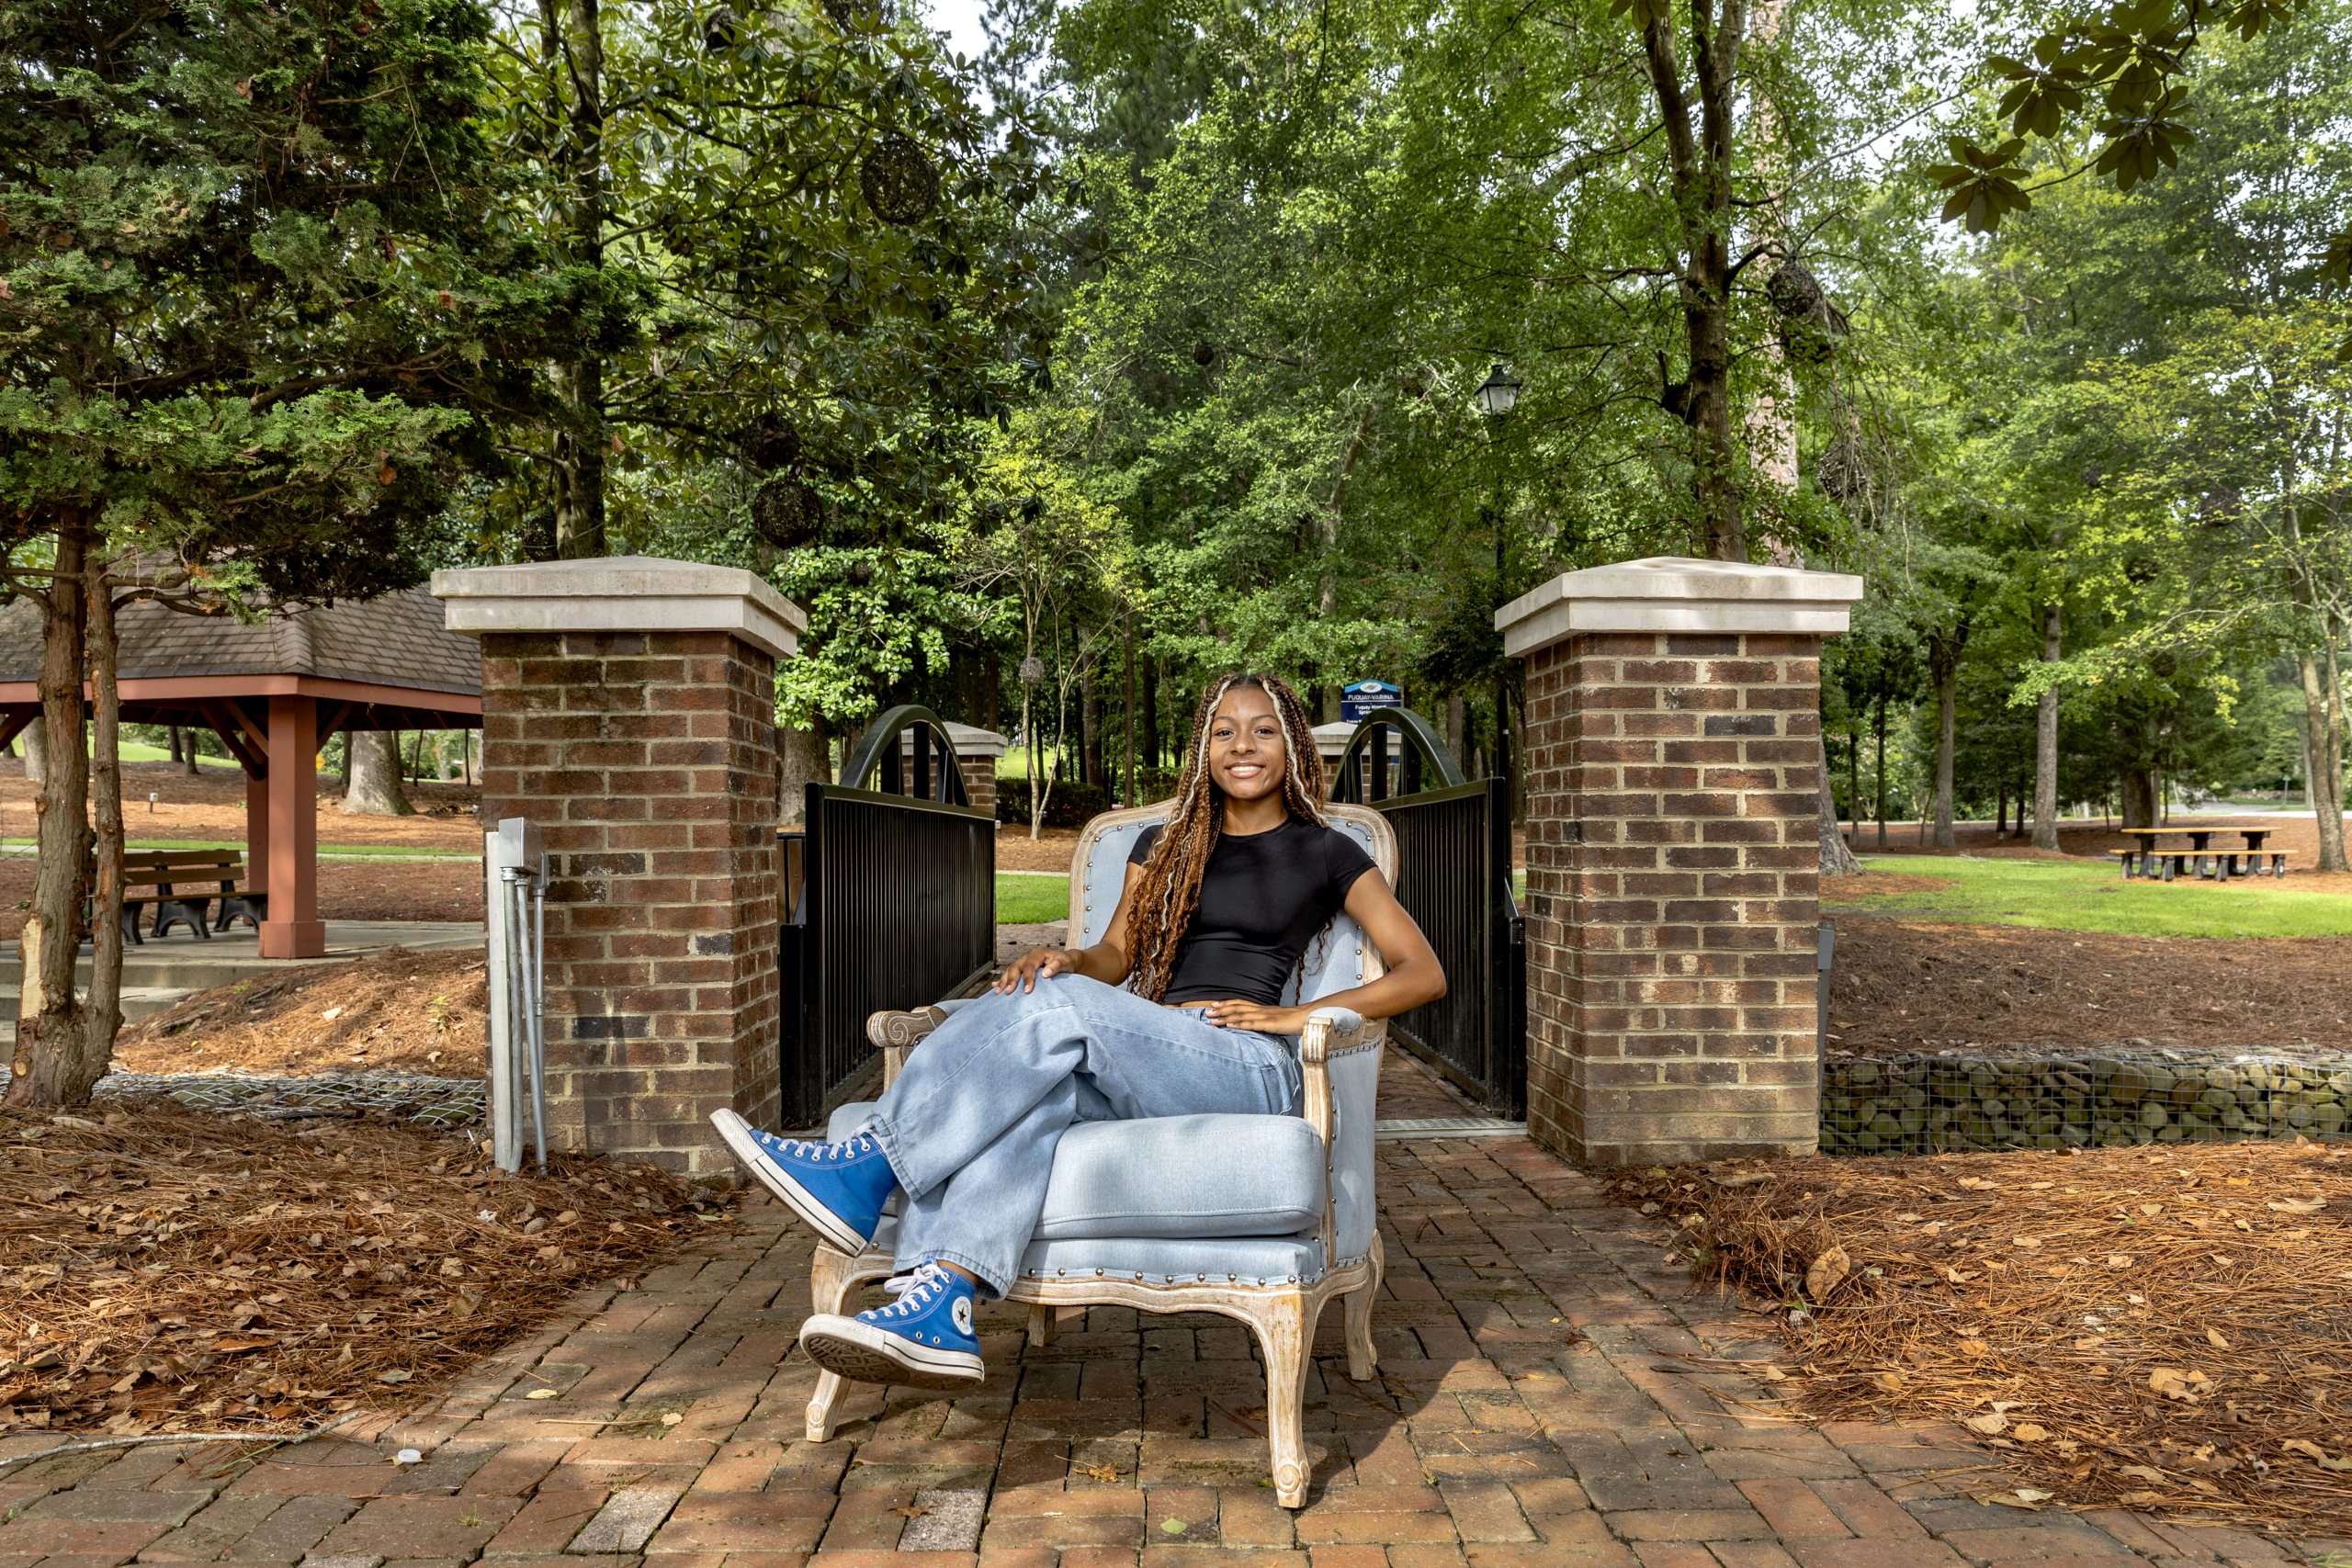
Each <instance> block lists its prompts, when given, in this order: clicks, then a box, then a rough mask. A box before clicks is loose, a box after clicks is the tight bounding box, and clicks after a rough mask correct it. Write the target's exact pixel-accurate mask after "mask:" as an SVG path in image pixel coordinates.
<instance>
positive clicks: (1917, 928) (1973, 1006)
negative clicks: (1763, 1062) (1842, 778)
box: [1829, 879, 2352, 1056]
mask: <svg viewBox="0 0 2352 1568" xmlns="http://www.w3.org/2000/svg"><path fill="white" fill-rule="evenodd" d="M1874 880H1883V879H1874ZM1837 926H1838V949H1837V962H1836V964H1835V965H1834V966H1833V968H1832V970H1831V974H1830V983H1829V1047H1830V1050H1831V1051H1832V1052H1833V1053H1837V1052H1846V1053H1850V1054H1853V1055H1863V1056H1885V1055H1893V1054H1894V1053H1896V1052H1899V1051H1937V1050H1947V1049H1949V1050H1962V1049H1966V1048H1969V1047H1975V1048H1977V1049H1980V1050H1982V1049H1992V1048H1997V1047H2006V1046H2015V1045H2023V1046H2033V1047H2037V1048H2039V1047H2046V1046H2054V1047H2058V1048H2061V1049H2066V1050H2074V1049H2083V1050H2096V1049H2105V1048H2110V1047H2117V1046H2124V1045H2133V1046H2135V1047H2136V1046H2147V1045H2154V1046H2156V1047H2159V1048H2180V1049H2198V1048H2202V1047H2207V1046H2232V1047H2251V1048H2256V1049H2259V1048H2262V1047H2266V1046H2278V1045H2292V1044H2301V1043H2316V1044H2335V1045H2339V1046H2340V1045H2343V1044H2345V1043H2352V985H2347V984H2346V976H2352V938H2347V937H2298V938H2292V939H2279V940H2267V939H2259V938H2254V939H2246V940H2243V941H2222V940H2208V939H2203V938H2192V937H2135V936H2116V935H2109V934H2107V933H2104V932H2098V931H2041V930H2036V929H2033V928H2030V927H2026V926H1994V925H1939V924H1936V923H1934V922H1932V921H1928V920H1914V919H1904V918H1902V917H1900V916H1892V915H1866V914H1859V913H1855V912H1852V911H1846V910H1841V911H1839V913H1838V919H1837Z"/></svg>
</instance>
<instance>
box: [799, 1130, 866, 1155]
mask: <svg viewBox="0 0 2352 1568" xmlns="http://www.w3.org/2000/svg"><path fill="white" fill-rule="evenodd" d="M779 1142H781V1143H782V1144H783V1145H784V1151H785V1153H786V1154H788V1155H791V1156H794V1157H795V1158H800V1159H850V1158H853V1157H854V1156H858V1155H862V1154H870V1153H871V1152H873V1150H874V1147H875V1143H874V1135H873V1134H871V1133H866V1132H862V1131H861V1132H856V1133H852V1134H850V1135H849V1136H848V1137H846V1138H843V1139H842V1140H841V1142H839V1143H835V1144H826V1143H819V1142H817V1141H816V1140H814V1139H809V1138H785V1139H780V1140H779Z"/></svg>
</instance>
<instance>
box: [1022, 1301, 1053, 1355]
mask: <svg viewBox="0 0 2352 1568" xmlns="http://www.w3.org/2000/svg"><path fill="white" fill-rule="evenodd" d="M1056 1311H1057V1309H1056V1308H1053V1307H1049V1306H1047V1305H1046V1303H1043V1302H1031V1303H1029V1343H1030V1344H1031V1345H1033V1346H1035V1347H1036V1348H1038V1349H1040V1350H1042V1349H1044V1348H1046V1346H1048V1345H1050V1344H1052V1343H1053V1342H1054V1317H1055V1314H1056Z"/></svg>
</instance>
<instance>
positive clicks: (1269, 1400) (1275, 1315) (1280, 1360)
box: [1251, 1291, 1311, 1508]
mask: <svg viewBox="0 0 2352 1568" xmlns="http://www.w3.org/2000/svg"><path fill="white" fill-rule="evenodd" d="M1251 1326H1252V1327H1254V1328H1256V1329H1257V1331H1258V1349H1259V1351H1260V1353H1261V1354H1262V1355H1263V1356H1264V1357H1265V1358H1266V1448H1267V1460H1268V1462H1269V1464H1270V1466H1271V1467H1272V1472H1273V1481H1274V1501H1275V1502H1277V1503H1279V1504H1280V1505H1282V1506H1283V1507H1285V1508H1303V1507H1305V1506H1306V1483H1307V1480H1308V1472H1307V1466H1306V1430H1305V1428H1306V1350H1307V1345H1306V1336H1307V1333H1308V1330H1309V1328H1310V1326H1311V1325H1309V1324H1308V1323H1307V1321H1306V1292H1302V1291H1293V1292H1287V1293H1285V1294H1283V1295H1279V1296H1275V1297H1273V1298H1272V1300H1271V1301H1270V1302H1269V1303H1268V1304H1267V1305H1265V1306H1263V1307H1261V1308H1260V1309H1259V1314H1258V1316H1257V1318H1256V1319H1255V1321H1254V1322H1253V1323H1252V1325H1251Z"/></svg>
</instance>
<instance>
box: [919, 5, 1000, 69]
mask: <svg viewBox="0 0 2352 1568" xmlns="http://www.w3.org/2000/svg"><path fill="white" fill-rule="evenodd" d="M920 4H921V5H922V9H923V12H924V14H925V15H927V16H928V17H930V18H931V25H932V26H933V27H934V28H938V29H939V30H940V31H941V32H944V33H945V34H946V35H947V41H948V42H949V43H950V44H952V45H954V46H955V48H956V52H957V53H959V54H962V55H964V56H965V57H966V58H967V59H970V60H978V58H979V57H980V51H983V50H985V49H987V48H988V46H989V36H988V34H986V33H984V32H982V31H981V30H980V11H981V8H982V7H983V6H985V5H986V4H987V0H920Z"/></svg>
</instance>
